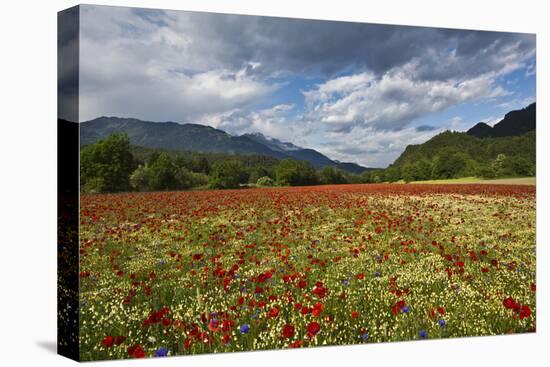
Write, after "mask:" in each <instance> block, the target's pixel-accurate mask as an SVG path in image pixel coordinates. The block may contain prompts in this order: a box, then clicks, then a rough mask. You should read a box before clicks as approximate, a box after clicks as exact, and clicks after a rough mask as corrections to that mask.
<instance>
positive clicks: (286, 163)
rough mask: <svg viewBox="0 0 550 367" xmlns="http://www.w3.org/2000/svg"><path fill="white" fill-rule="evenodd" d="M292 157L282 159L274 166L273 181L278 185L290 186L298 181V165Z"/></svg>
mask: <svg viewBox="0 0 550 367" xmlns="http://www.w3.org/2000/svg"><path fill="white" fill-rule="evenodd" d="M296 163H297V162H296V161H295V160H293V159H283V160H282V161H281V162H279V164H278V165H277V166H276V167H275V181H276V182H277V185H280V186H292V185H295V184H296V182H298V179H299V176H298V165H297V164H296Z"/></svg>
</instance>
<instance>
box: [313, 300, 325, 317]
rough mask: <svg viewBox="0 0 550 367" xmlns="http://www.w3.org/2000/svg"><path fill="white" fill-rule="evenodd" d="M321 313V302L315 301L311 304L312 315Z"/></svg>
mask: <svg viewBox="0 0 550 367" xmlns="http://www.w3.org/2000/svg"><path fill="white" fill-rule="evenodd" d="M321 313H323V304H322V303H320V302H317V303H316V304H314V305H313V315H314V316H319V315H320V314H321Z"/></svg>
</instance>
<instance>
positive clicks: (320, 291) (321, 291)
mask: <svg viewBox="0 0 550 367" xmlns="http://www.w3.org/2000/svg"><path fill="white" fill-rule="evenodd" d="M319 284H320V285H319ZM313 293H314V294H315V295H316V296H317V297H319V298H324V297H325V296H326V295H327V289H326V288H325V287H324V286H323V283H320V282H317V285H316V286H315V288H313Z"/></svg>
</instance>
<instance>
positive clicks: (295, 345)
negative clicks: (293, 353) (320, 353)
mask: <svg viewBox="0 0 550 367" xmlns="http://www.w3.org/2000/svg"><path fill="white" fill-rule="evenodd" d="M303 343H304V342H303V341H301V340H296V341H293V342H292V343H290V345H289V347H290V348H301V347H302V344H303Z"/></svg>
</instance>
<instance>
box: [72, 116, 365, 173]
mask: <svg viewBox="0 0 550 367" xmlns="http://www.w3.org/2000/svg"><path fill="white" fill-rule="evenodd" d="M113 133H126V134H127V135H128V137H129V138H130V143H131V144H132V145H136V146H142V147H147V148H158V149H169V150H186V151H197V152H216V153H228V154H257V155H264V156H270V157H275V158H278V159H284V158H292V159H296V160H305V161H308V162H310V163H311V165H312V166H314V167H315V168H323V167H328V166H332V167H336V168H339V169H341V170H344V171H347V172H350V173H358V174H360V173H362V172H364V171H366V170H368V169H369V168H366V167H363V166H360V165H358V164H356V163H348V162H339V161H337V160H332V159H330V158H328V157H327V156H325V155H324V154H322V153H320V152H318V151H316V150H314V149H308V148H302V147H299V146H296V145H294V144H292V143H288V142H282V141H280V140H278V139H274V138H270V137H266V136H264V135H263V134H260V133H255V134H244V135H240V136H234V135H230V134H228V133H226V132H225V131H222V130H219V129H215V128H213V127H211V126H206V125H200V124H190V123H187V124H179V123H176V122H152V121H143V120H138V119H135V118H121V117H105V116H103V117H98V118H96V119H93V120H90V121H86V122H83V123H81V124H80V145H81V146H85V145H88V144H92V143H95V142H96V141H98V140H100V139H104V138H106V137H107V136H109V135H110V134H113Z"/></svg>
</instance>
